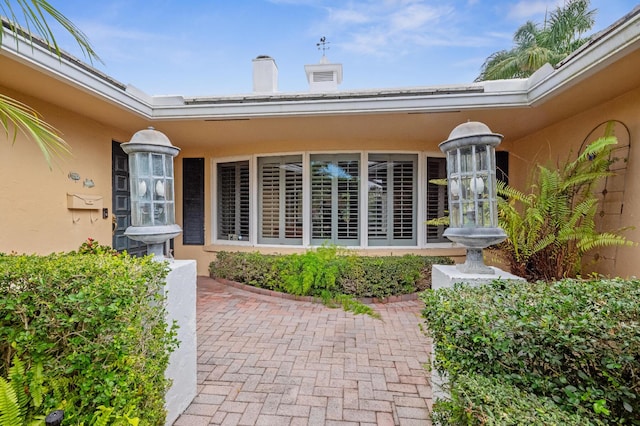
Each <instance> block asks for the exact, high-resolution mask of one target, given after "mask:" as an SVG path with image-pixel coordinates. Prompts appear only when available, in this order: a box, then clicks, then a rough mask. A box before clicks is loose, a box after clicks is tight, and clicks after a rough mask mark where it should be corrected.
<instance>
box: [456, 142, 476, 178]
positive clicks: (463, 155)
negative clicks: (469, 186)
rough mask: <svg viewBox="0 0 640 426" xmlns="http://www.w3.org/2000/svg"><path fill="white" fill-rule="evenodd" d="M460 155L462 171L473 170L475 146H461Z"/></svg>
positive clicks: (468, 171)
mask: <svg viewBox="0 0 640 426" xmlns="http://www.w3.org/2000/svg"><path fill="white" fill-rule="evenodd" d="M458 151H459V154H458V155H459V156H460V173H470V172H472V171H473V159H474V158H473V147H472V146H466V147H463V148H460V149H459V150H458Z"/></svg>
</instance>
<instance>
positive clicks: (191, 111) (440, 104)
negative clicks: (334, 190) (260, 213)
mask: <svg viewBox="0 0 640 426" xmlns="http://www.w3.org/2000/svg"><path fill="white" fill-rule="evenodd" d="M477 88H479V89H481V90H470V91H468V92H464V91H460V92H459V93H456V92H455V91H451V90H449V91H442V92H440V93H439V92H437V91H436V92H429V93H427V94H416V93H411V94H401V93H397V94H395V95H390V94H388V95H382V94H378V95H371V96H366V95H364V94H362V93H360V94H357V93H356V94H352V95H351V96H346V95H345V93H344V92H339V93H338V94H337V95H336V96H326V97H314V96H308V97H305V96H300V97H298V98H293V99H291V98H289V99H287V100H281V101H278V100H273V99H272V100H269V101H267V102H265V101H260V100H257V99H255V100H252V99H251V98H245V99H243V100H242V101H235V102H233V101H231V100H229V101H228V102H225V100H224V99H223V98H219V99H218V100H217V101H216V102H215V103H213V102H211V103H207V102H202V103H185V104H184V105H177V104H175V103H174V104H173V105H160V104H159V103H155V104H154V110H153V117H154V118H158V119H160V118H161V119H169V118H172V119H197V118H200V119H221V120H224V119H243V118H252V117H256V118H257V117H279V116H280V117H285V116H309V115H336V114H372V113H429V112H434V113H438V112H450V111H462V110H470V109H486V108H505V107H513V108H515V107H521V106H527V93H526V91H525V90H508V91H492V92H489V93H487V92H485V91H484V90H482V89H483V88H482V86H478V87H477ZM276 99H277V98H276Z"/></svg>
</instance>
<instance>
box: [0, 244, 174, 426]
mask: <svg viewBox="0 0 640 426" xmlns="http://www.w3.org/2000/svg"><path fill="white" fill-rule="evenodd" d="M166 274H167V269H166V265H165V264H162V263H158V262H154V261H152V260H151V258H149V257H147V258H134V257H130V256H127V255H117V254H114V253H113V252H112V251H111V250H110V249H108V248H106V247H103V246H100V245H99V244H97V242H95V241H93V240H89V241H87V242H86V243H85V244H83V246H82V247H81V248H80V250H79V252H78V253H59V254H52V255H49V256H35V255H31V256H27V255H0V377H1V378H5V379H3V383H2V386H0V388H2V389H4V392H3V391H2V389H0V401H4V404H2V403H1V402H0V416H3V415H7V416H8V415H12V416H15V415H16V414H17V415H18V416H19V417H18V418H19V419H21V421H23V422H24V423H18V424H29V422H30V421H32V420H40V421H41V420H42V418H43V417H42V416H44V415H46V414H48V413H49V412H51V411H53V410H56V409H62V410H64V411H65V420H64V423H63V424H70V425H75V424H85V425H93V424H132V425H135V424H141V425H162V424H164V418H165V410H164V396H165V393H166V390H167V388H168V385H169V383H168V382H167V380H166V379H165V378H164V371H165V369H166V367H167V365H168V361H169V354H170V352H171V351H172V350H173V349H175V348H176V346H177V341H176V339H175V329H174V327H173V326H171V325H169V324H167V323H166V320H165V314H166V313H165V308H164V296H163V293H162V292H161V291H160V290H161V288H162V286H163V283H164V278H165V276H166ZM16 384H17V385H16ZM9 388H13V389H14V392H13V393H14V394H15V395H14V396H11V392H10V391H9V390H8V389H9ZM16 390H17V392H16ZM20 390H22V391H20ZM3 396H4V399H3ZM11 401H14V402H15V404H12V403H11ZM10 406H12V407H13V410H9V409H8V407H10ZM16 406H17V407H18V412H17V413H16V412H15V408H16ZM3 410H4V412H3ZM10 411H12V412H13V414H8V413H9V412H10ZM5 420H7V423H6V424H11V423H10V422H9V420H8V417H7V418H6V419H5ZM0 423H2V422H1V421H0ZM2 424H5V423H2Z"/></svg>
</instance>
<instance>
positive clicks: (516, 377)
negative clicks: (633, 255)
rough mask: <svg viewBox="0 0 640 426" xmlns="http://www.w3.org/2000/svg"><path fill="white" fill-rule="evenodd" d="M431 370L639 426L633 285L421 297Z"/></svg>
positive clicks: (540, 286) (638, 317)
mask: <svg viewBox="0 0 640 426" xmlns="http://www.w3.org/2000/svg"><path fill="white" fill-rule="evenodd" d="M422 299H423V301H424V302H425V304H426V307H425V309H424V311H423V316H424V318H425V320H426V324H427V328H428V330H429V331H430V333H431V334H432V336H433V339H434V344H435V348H436V360H435V366H436V368H437V369H438V370H439V371H441V372H443V373H444V372H447V373H448V374H449V375H450V377H452V378H453V381H454V383H455V380H456V377H457V376H458V375H459V374H462V373H467V374H480V375H484V376H488V377H493V378H496V379H499V380H502V381H504V382H506V383H510V384H512V385H514V386H517V387H518V388H520V389H522V390H523V391H526V392H530V393H534V394H536V395H538V396H543V397H548V398H550V399H551V400H553V401H554V402H555V403H556V404H557V405H558V406H559V407H560V408H562V409H564V410H566V411H567V412H575V411H576V410H578V409H581V410H584V411H585V412H588V413H590V415H591V416H592V418H593V419H599V420H600V421H603V422H611V423H614V424H617V423H624V424H640V281H638V280H628V281H626V280H620V279H613V280H590V281H580V280H564V281H560V282H556V283H551V284H545V283H542V282H539V283H534V284H531V283H529V284H509V283H505V282H499V281H497V282H494V283H493V284H491V285H486V286H481V287H476V288H471V287H463V286H457V287H456V288H454V289H443V290H438V291H434V292H425V293H423V295H422Z"/></svg>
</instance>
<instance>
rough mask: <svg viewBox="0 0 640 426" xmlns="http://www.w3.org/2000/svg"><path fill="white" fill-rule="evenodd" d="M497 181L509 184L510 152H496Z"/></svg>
mask: <svg viewBox="0 0 640 426" xmlns="http://www.w3.org/2000/svg"><path fill="white" fill-rule="evenodd" d="M496 179H497V180H499V181H501V182H504V183H506V184H507V185H508V184H509V152H508V151H496Z"/></svg>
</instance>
